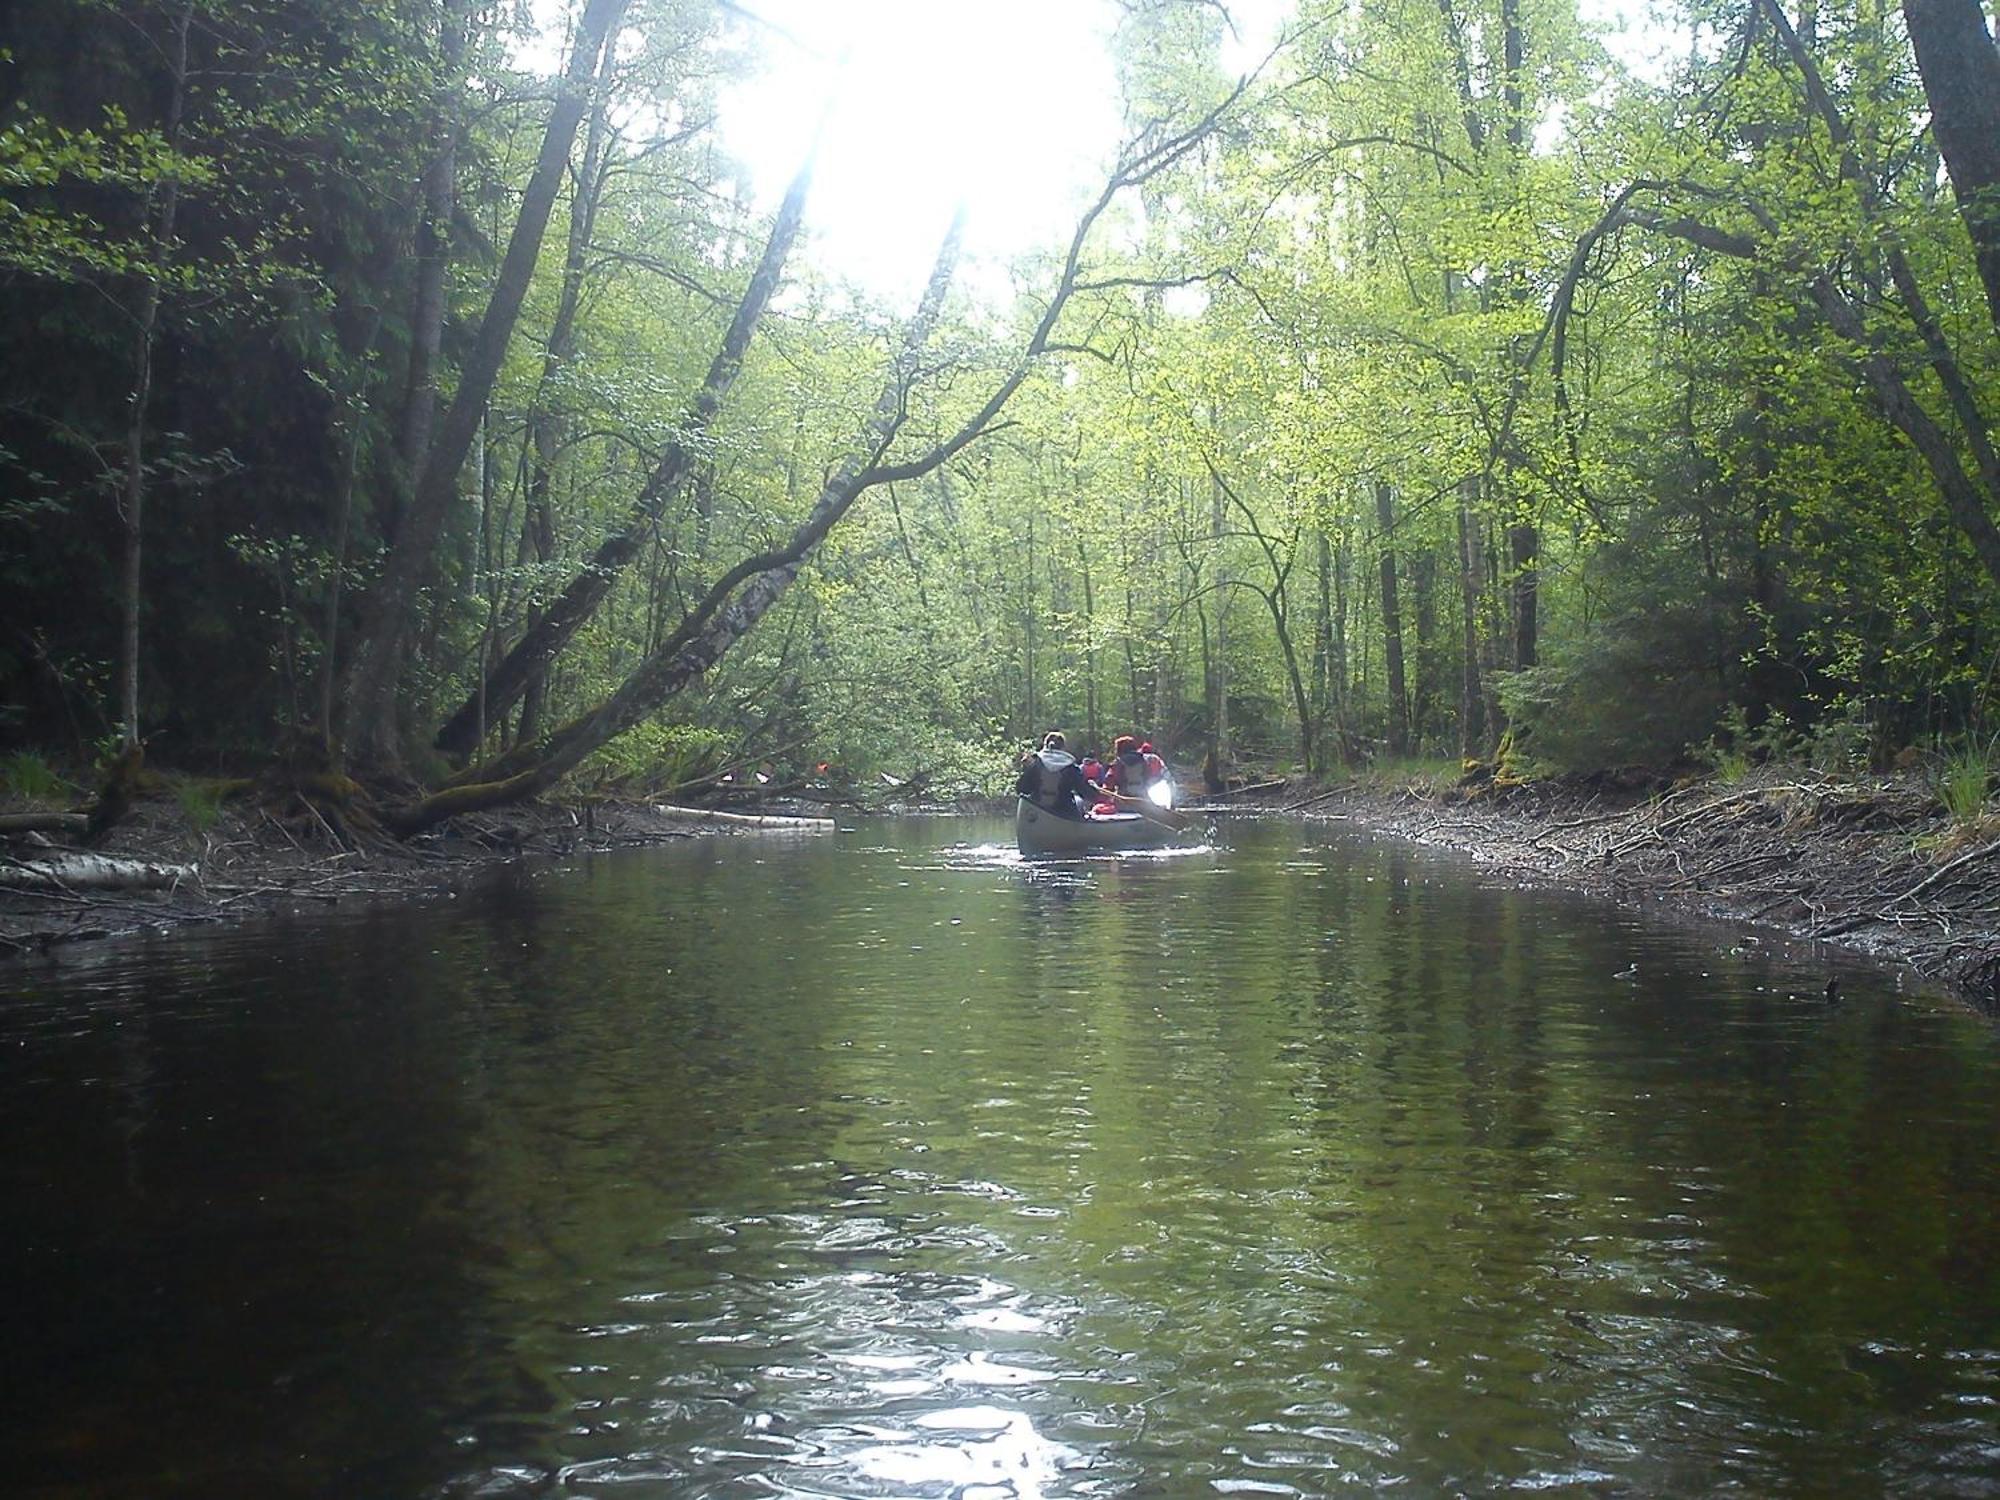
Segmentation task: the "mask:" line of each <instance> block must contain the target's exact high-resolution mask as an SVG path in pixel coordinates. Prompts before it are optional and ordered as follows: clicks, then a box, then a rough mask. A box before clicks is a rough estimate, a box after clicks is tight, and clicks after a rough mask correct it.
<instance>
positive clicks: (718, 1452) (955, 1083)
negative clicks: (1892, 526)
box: [0, 822, 2000, 1497]
mask: <svg viewBox="0 0 2000 1500" xmlns="http://www.w3.org/2000/svg"><path fill="white" fill-rule="evenodd" d="M1004 838H1005V832H1004V830H1003V829H1002V827H1001V826H1000V825H999V824H997V823H977V824H975V823H966V822H939V823H911V824H902V825H894V824H890V825H876V826H871V827H867V828H864V829H862V830H860V831H857V832H849V833H842V834H840V835H838V836H834V837H828V838H823V839H817V840H811V841H793V840H790V839H786V838H776V839H760V840H749V839H732V840H716V841H705V842H700V843H693V844H690V845H686V846H682V847H676V848H673V849H669V850H665V851H658V852H647V853H643V854H634V855H628V856H620V857H613V858H605V859H600V860H597V861H594V862H591V863H588V864H582V865H575V866H568V867H562V868H543V869H539V870H534V871H521V872H514V873H511V874H510V875H508V876H507V877H506V878H505V879H502V880H500V881H497V882H495V883H494V884H493V885H492V886H491V888H489V889H484V890H481V891H479V892H475V893H469V894H466V895H462V896H461V897H460V898H459V899H457V900H455V901H451V902H447V903H442V904H439V905H432V906H428V907H423V908H418V909H405V910H389V911H380V912H359V913H354V914H344V915H334V916H330V917H320V918H312V919H305V918H301V919H299V920H296V921H292V922H288V923H282V924H277V925H268V926H263V927H258V928H252V929H244V930H240V931H235V932H231V933H227V934H223V935H220V936H214V937H210V938H207V939H189V938H184V937H183V938H175V939H172V940H164V941H159V942H155V943H149V944H129V945H124V946H116V947H104V948H101V949H99V950H98V951H96V952H92V953H81V952H80V953H79V954H77V955H75V956H74V957H72V958H71V959H69V960H66V961H65V962H64V964H63V965H62V966H60V967H59V968H55V969H50V970H31V969H27V968H23V967H20V966H16V967H14V968H12V969H8V970H0V1126H4V1131H5V1134H4V1143H5V1152H4V1159H3V1160H0V1174H4V1175H0V1205H4V1207H3V1208H0V1275H4V1284H5V1287H6V1303H5V1306H6V1314H5V1320H6V1321H5V1328H6V1336H5V1340H4V1344H5V1349H4V1353H0V1360H4V1362H5V1366H6V1367H7V1369H8V1373H9V1380H8V1389H9V1391H10V1392H11V1394H10V1396H9V1397H8V1399H7V1401H6V1402H5V1403H4V1408H0V1440H4V1444H5V1451H4V1453H0V1461H4V1465H5V1467H4V1469H0V1473H4V1474H5V1475H6V1488H7V1489H8V1491H9V1492H10V1493H25V1494H31V1495H105V1496H112V1495H116V1496H182V1495H188V1496H193V1495H201V1496H230V1495H260V1496H285V1495H302V1496H343V1497H345V1496H355V1497H367V1496H440V1497H457V1496H473V1495H492V1496H516V1495H519V1496H528V1495H549V1494H555V1495H588V1496H628V1495H629V1496H648V1495H658V1496H702V1495H716V1496H723V1495H729V1496H736V1495H753V1496H754V1495H774V1494H782V1495H841V1496H846V1495H897V1496H945V1495H950V1496H964V1497H1004V1496H1013V1497H1031V1496H1057V1495H1119V1494H1130V1495H1182V1494H1186V1495H1201V1494H1216V1493H1225V1494H1226V1493H1251V1494H1305V1495H1319V1494H1329V1493H1343V1492H1365V1491H1368V1490H1371V1489H1374V1488H1376V1487H1381V1486H1387V1485H1390V1484H1400V1485H1402V1486H1403V1487H1405V1488H1406V1489H1408V1490H1409V1491H1410V1492H1412V1493H1417V1494H1439V1493H1454V1492H1463V1493H1491V1492H1494V1491H1501V1490H1508V1489H1535V1490H1556V1491H1567V1492H1571V1493H1584V1494H1593V1495H1596V1494H1606V1495H1618V1494H1657V1495H1689V1494H1704V1493H1717V1492H1733V1493H1739V1494H1748V1495H1782V1494H1797V1495H1830V1494H1872V1493H1906V1494H1912V1495H1915V1494H1924V1495H1933V1494H1965V1495H1972V1494H1984V1495H1992V1494H2000V1042H1996V1033H1995V1028H1994V1026H1993V1024H1992V1023H1990V1022H1988V1021H1985V1020H1983V1019H1981V1018H1979V1017H1976V1016H1973V1015H1970V1014H1967V1013H1965V1012H1964V1011H1962V1010H1960V1009H1958V1008H1956V1007H1955V1006H1953V1005H1951V1004H1948V1003H1945V1002H1942V1001H1937V1000H1933V999H1928V998H1923V997H1918V996H1914V995H1906V994H1902V993H1899V992H1898V991H1897V989H1896V987H1895V984H1894V982H1893V981H1892V980H1889V979H1885V978H1883V977H1881V976H1878V975H1874V974H1871V973H1868V972H1866V971H1847V972H1843V973H1842V974H1841V976H1840V977H1841V982H1842V990H1843V993H1842V995H1841V998H1840V999H1839V1001H1838V1002H1837V1003H1835V1004H1831V1005H1829V1003H1828V1002H1827V1001H1826V999H1825V998H1824V996H1823V993H1822V992H1823V989H1824V986H1825V984H1826V981H1827V978H1828V977H1829V973H1830V972H1831V971H1830V970H1828V969H1827V968H1826V967H1824V962H1823V961H1820V960H1814V959H1812V958H1811V957H1810V956H1808V955H1804V954H1800V953H1792V954H1786V955H1780V954H1774V953H1770V952H1767V950H1766V949H1765V948H1764V947H1763V946H1762V945H1759V944H1756V943H1754V942H1749V941H1746V940H1745V939H1744V938H1743V937H1742V936H1741V935H1740V934H1735V933H1732V932H1730V931H1726V930H1719V929H1718V930H1689V929H1686V928H1662V927H1655V926H1650V925H1647V924H1645V923H1644V922H1641V921H1639V920H1637V919H1634V918H1631V917H1626V916H1619V915H1616V914H1613V913H1608V912H1606V911H1604V910H1602V909H1600V908H1595V907H1592V906H1588V905H1585V904H1583V903H1580V902H1577V901H1574V900H1570V899H1567V898H1564V897H1561V896H1557V895H1553V894H1549V893H1534V892H1530V893H1521V892H1513V891H1507V890H1503V889H1496V888H1493V887H1492V886H1491V885H1489V884H1485V883H1482V878H1481V877H1480V875H1479V874H1478V872H1476V871H1474V870H1470V869H1468V868H1466V867H1464V866H1461V865H1457V864H1453V863H1449V862H1445V861H1441V860H1437V859H1434V858H1429V857H1425V856H1418V855H1413V854H1411V853H1409V852H1406V851H1401V850H1398V849H1395V848H1388V847H1383V846H1380V845H1374V844H1370V843H1366V842H1359V841H1348V840H1343V839H1342V838H1341V837H1340V836H1339V835H1337V834H1324V833H1320V832H1315V831H1309V830H1301V829H1299V828H1297V827H1293V826H1281V825H1270V824H1267V825H1255V824H1239V825H1232V826H1231V827H1230V828H1229V829H1227V830H1226V838H1225V840H1224V841H1223V842H1222V843H1221V844H1220V845H1218V846H1217V847H1214V848H1209V849H1203V850H1199V851H1195V852H1191V853H1181V854H1176V855H1173V856H1169V857H1158V858H1132V859H1127V860H1124V861H1119V860H1115V859H1112V860H1097V861H1090V862H1084V863H1075V864H1059V865H1046V866H1034V867H1029V866H1023V865H1022V864H1021V863H1020V862H1019V861H1018V860H1016V859H1015V858H1014V857H1013V856H1012V854H1011V852H1009V851H1007V850H1006V849H1005V848H1004V847H1003V846H1002V844H1001V843H1000V842H998V841H1001V840H1004Z"/></svg>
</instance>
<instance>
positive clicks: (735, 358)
mask: <svg viewBox="0 0 2000 1500" xmlns="http://www.w3.org/2000/svg"><path fill="white" fill-rule="evenodd" d="M811 184H812V163H811V162H810V161H808V162H807V163H806V165H805V166H804V167H802V168H801V169H800V170H799V174H798V176H797V177H795V178H793V179H792V185H791V189H790V191H788V192H787V193H786V194H785V201H784V203H783V204H782V205H781V206H780V208H779V209H778V217H777V220H776V222H775V223H773V224H772V226H771V234H770V238H769V239H768V240H766V241H765V243H764V254H763V256H762V258H761V259H760V260H759V261H758V264H757V270H756V272H755V274H753V275H752V276H751V278H750V285H749V286H748V287H747V288H746V289H745V291H744V293H743V300H742V301H741V302H739V303H738V304H737V307H736V315H735V317H733V318H732V319H731V320H730V323H729V329H728V332H727V333H725V334H724V335H723V339H722V347H721V348H720V349H719V350H717V351H716V355H715V359H714V361H713V362H712V363H711V364H710V365H709V367H708V377H707V378H706V379H705V380H704V381H703V382H702V385H701V389H700V390H699V391H697V392H696V393H695V397H694V400H693V401H692V402H690V403H689V405H688V409H687V411H686V412H685V413H684V414H683V417H682V420H681V426H680V433H679V435H678V436H677V437H676V438H675V439H674V440H673V441H672V442H670V443H668V444H667V448H666V452H664V453H663V454H661V456H660V461H659V462H658V463H657V464H656V465H655V466H654V468H653V472H652V475H651V476H650V477H649V478H648V479H647V481H646V484H645V487H644V488H643V489H642V490H640V492H639V497H638V499H636V500H635V501H633V502H632V507H631V509H630V510H629V511H628V512H627V513H626V516H625V520H624V522H623V523H622V524H621V525H620V526H619V528H618V530H616V531H614V532H613V533H612V534H611V535H610V536H608V537H606V538H605V539H604V541H603V542H602V543H600V544H599V546H598V548H597V551H596V552H595V553H593V554H592V555H591V559H590V561H589V562H588V563H586V564H584V566H583V567H582V569H580V570H579V571H578V573H577V574H576V576H575V577H574V578H572V579H571V580H570V582H569V584H568V586H567V587H566V588H564V590H563V591H562V594H561V595H560V596H559V597H558V598H557V599H556V601H555V602H554V603H553V604H551V605H550V606H549V607H548V609H547V610H546V611H544V612H543V614H542V616H541V618H540V619H538V620H537V621H536V622H535V623H534V625H533V626H532V627H531V628H530V629H529V630H528V631H527V632H526V633H525V634H524V635H522V637H521V639H520V640H518V641H516V642H515V643H514V646H513V649H512V650H510V651H509V652H508V653H507V654H506V656H504V657H503V658H502V659H501V660H500V663H499V664H498V665H497V666H495V667H494V668H493V670H492V671H491V672H489V673H487V675H486V678H485V681H484V684H483V687H480V688H475V689H474V690H473V692H472V694H471V696H470V697H468V698H467V699H466V701H465V702H464V703H462V704H461V705H460V706H459V708H458V711H457V712H456V713H454V714H453V715H452V716H451V718H450V719H448V720H447V721H446V722H445V725H444V727H443V728H442V729H440V730H439V731H438V735H437V746H438V748H439V749H440V750H446V751H451V752H453V753H456V754H465V753H468V752H470V751H471V750H473V749H475V748H477V746H478V743H479V728H480V725H481V723H482V708H483V712H484V719H485V721H491V720H492V719H495V718H497V717H498V716H499V715H500V714H502V713H505V712H506V711H507V709H509V708H510V707H512V706H513V705H514V704H515V703H516V702H518V701H519V700H520V698H521V695H522V694H523V693H524V692H526V691H527V688H528V684H529V683H531V682H533V681H535V680H536V679H538V678H539V677H541V675H542V674H543V673H544V672H546V671H547V670H548V667H549V664H550V663H551V662H552V661H554V660H555V658H556V656H557V654H558V653H559V652H561V650H562V649H563V647H564V646H566V645H568V644H569V642H570V641H571V640H572V639H573V638H574V637H575V635H576V633H577V631H579V630H581V629H582V628H583V626H584V625H585V624H586V623H587V622H588V621H589V619H590V617H591V616H592V615H593V614H595V613H596V612H597V608H598V606H599V605H600V604H602V603H603V602H604V600H605V598H606V597H607V596H608V595H609V594H610V593H611V588H612V585H613V584H614V583H615V582H616V581H617V579H618V576H619V574H621V573H622V572H624V570H625V569H626V568H627V567H628V566H629V565H630V564H631V562H632V560H633V559H634V558H636V557H637V556H638V555H639V553H640V552H641V551H642V550H643V549H644V548H645V545H646V543H647V541H648V539H649V538H650V537H651V536H652V533H653V525H654V523H655V521H657V520H658V518H659V516H660V513H661V511H663V510H664V509H665V508H666V504H667V501H668V500H669V499H670V498H671V497H672V496H673V494H674V493H675V491H676V490H678V489H679V487H680V485H681V484H682V482H683V481H684V480H685V479H686V478H687V477H688V475H689V474H690V473H691V472H692V471H693V469H694V466H695V464H696V463H697V462H698V460H699V459H700V457H701V453H702V449H703V448H704V446H705V444H704V438H705V436H706V434H707V432H708V430H709V428H710V427H711V426H713V425H714V422H715V417H716V414H717V413H718V412H719V411H720V410H721V409H722V402H723V398H724V397H725V396H727V395H728V393H729V388H730V386H731V385H733V384H734V383H735V381H736V376H737V372H738V371H740V370H741V369H742V368H743V356H744V354H745V352H746V351H747V350H748V349H749V347H750V339H751V337H752V335H754V334H755V333H756V331H757V324H758V322H759V320H761V319H762V318H763V316H764V310H765V308H766V307H768V306H769V305H770V302H771V297H772V296H773V294H774V293H775V292H776V291H777V287H778V280H779V278H780V277H781V276H782V275H783V274H784V269H785V260H786V258H787V257H788V256H789V255H790V254H791V249H792V243H793V241H794V240H796V239H797V238H798V232H799V225H800V223H801V222H802V220H803V219H804V217H805V202H806V190H807V189H808V188H809V187H810V186H811Z"/></svg>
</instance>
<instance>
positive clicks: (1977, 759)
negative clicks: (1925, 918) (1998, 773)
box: [1933, 735, 2000, 828]
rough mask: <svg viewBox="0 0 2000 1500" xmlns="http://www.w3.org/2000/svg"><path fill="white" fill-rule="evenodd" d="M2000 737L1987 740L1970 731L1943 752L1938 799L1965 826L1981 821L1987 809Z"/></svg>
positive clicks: (1960, 824) (1958, 822) (1938, 783)
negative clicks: (1981, 740)
mask: <svg viewBox="0 0 2000 1500" xmlns="http://www.w3.org/2000/svg"><path fill="white" fill-rule="evenodd" d="M1996 751H2000V739H1989V740H1987V741H1985V742H1984V743H1983V744H1982V743H1980V742H1979V741H1977V740H1976V739H1974V738H1973V737H1972V736H1970V735H1968V736H1966V737H1965V738H1963V739H1961V740H1959V741H1958V742H1957V743H1956V744H1955V745H1952V746H1950V747H1948V748H1945V749H1943V750H1942V752H1941V758H1940V760H1939V763H1938V767H1937V772H1936V776H1935V780H1934V783H1933V784H1934V785H1935V787H1936V789H1937V797H1938V801H1939V802H1941V803H1943V804H1944V808H1945V811H1946V812H1948V813H1950V814H1951V819H1952V821H1953V822H1954V823H1956V824H1958V825H1959V826H1960V827H1961V828H1966V827H1970V826H1972V825H1973V824H1975V823H1977V822H1978V821H1979V820H1980V819H1981V818H1982V817H1983V816H1984V815H1985V812H1986V801H1987V798H1988V796H1989V795H1990V794H1991V792H1992V787H1993V776H1994V770H1995V767H1996V764H2000V755H1996Z"/></svg>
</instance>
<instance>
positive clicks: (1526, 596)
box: [1507, 524, 1541, 672]
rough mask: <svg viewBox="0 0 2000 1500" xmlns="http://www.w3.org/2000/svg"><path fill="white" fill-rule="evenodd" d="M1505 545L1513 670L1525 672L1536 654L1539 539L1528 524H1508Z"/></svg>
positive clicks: (1535, 660)
mask: <svg viewBox="0 0 2000 1500" xmlns="http://www.w3.org/2000/svg"><path fill="white" fill-rule="evenodd" d="M1507 547H1508V550H1509V552H1511V553H1512V557H1511V559H1510V566H1511V568H1512V574H1511V577H1512V583H1513V589H1514V670H1515V671H1517V672H1521V671H1526V670H1527V669H1528V668H1529V667H1532V666H1534V665H1535V664H1536V663H1537V661H1538V660H1539V657H1538V655H1537V651H1538V647H1539V640H1538V634H1539V633H1538V628H1537V626H1538V621H1537V618H1536V617H1537V613H1538V606H1539V604H1540V599H1541V588H1540V581H1541V563H1540V561H1539V554H1540V551H1541V538H1540V536H1539V534H1538V533H1537V532H1536V530H1535V528H1534V527H1533V526H1531V525H1526V524H1522V525H1517V526H1509V527H1508V528H1507Z"/></svg>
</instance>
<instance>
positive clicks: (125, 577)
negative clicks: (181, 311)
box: [118, 0, 194, 751]
mask: <svg viewBox="0 0 2000 1500" xmlns="http://www.w3.org/2000/svg"><path fill="white" fill-rule="evenodd" d="M193 20H194V4H193V0H187V3H185V4H183V5H182V6H181V8H180V11H179V13H178V14H176V15H175V17H174V34H173V41H172V43H171V52H170V53H169V66H170V67H171V68H172V75H171V78H170V81H169V82H170V88H169V92H168V96H167V128H166V138H167V147H168V149H169V150H170V151H172V152H176V153H177V152H179V150H180V146H181V123H182V119H183V117H184V115H185V113H186V110H187V71H188V29H189V27H190V26H191V25H192V24H193ZM157 201H158V212H159V218H158V220H157V222H153V215H154V200H153V197H152V195H151V194H150V193H149V194H148V195H147V203H146V208H145V216H146V218H147V220H148V221H149V222H148V225H147V227H148V228H149V229H150V230H151V231H152V245H151V249H150V252H149V254H148V257H147V259H148V262H149V264H148V266H147V268H146V279H145V284H144V285H143V286H142V287H141V288H140V291H139V306H138V308H137V310H136V311H135V314H134V317H133V324H134V328H133V335H132V395H131V398H130V401H129V403H128V406H127V410H126V425H125V480H124V488H123V494H122V495H121V496H120V506H119V509H120V510H121V511H122V513H123V515H122V519H123V521H124V523H125V525H124V545H123V548H122V556H121V557H120V559H119V630H118V718H119V726H118V737H119V742H120V744H121V745H122V746H123V747H124V749H126V750H128V751H129V750H132V749H133V748H135V747H136V746H137V745H138V743H139V606H140V603H141V601H142V599H143V597H144V593H145V580H144V577H143V569H142V564H143V563H144V561H145V535H146V531H145V522H146V424H147V422H148V420H149V419H150V417H151V414H152V405H153V349H154V345H155V342H156V340H157V338H158V335H159V327H160V282H161V280H162V278H163V277H164V275H165V272H166V267H167V258H168V256H170V255H171V254H172V253H173V241H174V218H175V215H176V213H177V211H178V210H179V207H180V179H179V177H177V176H176V175H174V170H173V169H172V168H169V170H168V175H167V177H166V180H165V181H163V182H161V183H160V184H159V198H158V200H157Z"/></svg>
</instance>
